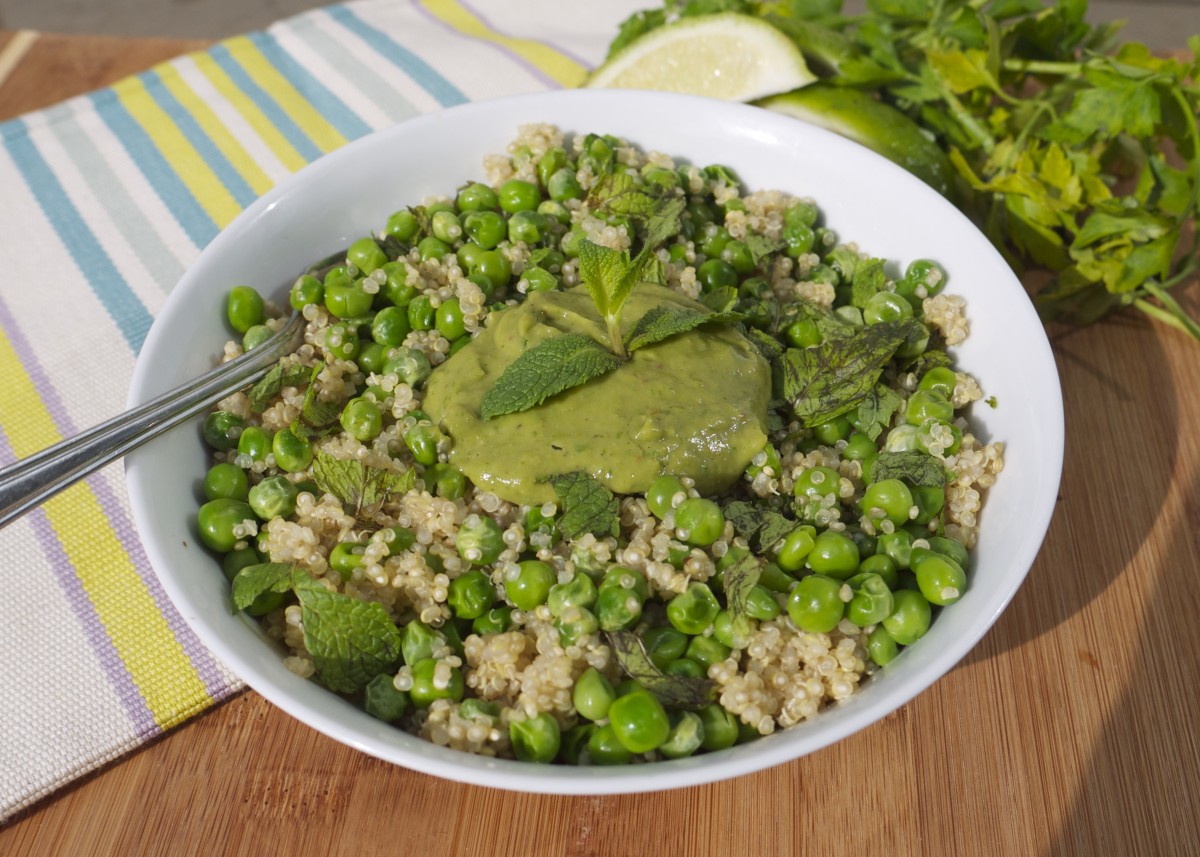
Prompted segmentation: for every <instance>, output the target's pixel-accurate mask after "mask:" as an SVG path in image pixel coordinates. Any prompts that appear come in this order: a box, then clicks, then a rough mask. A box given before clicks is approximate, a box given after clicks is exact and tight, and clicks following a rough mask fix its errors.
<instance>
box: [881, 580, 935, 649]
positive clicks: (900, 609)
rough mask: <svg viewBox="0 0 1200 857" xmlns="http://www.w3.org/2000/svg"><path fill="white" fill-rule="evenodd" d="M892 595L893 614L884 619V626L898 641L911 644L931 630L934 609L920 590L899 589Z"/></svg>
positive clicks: (904, 644)
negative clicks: (893, 603) (893, 601)
mask: <svg viewBox="0 0 1200 857" xmlns="http://www.w3.org/2000/svg"><path fill="white" fill-rule="evenodd" d="M892 597H893V599H894V600H895V606H894V607H893V609H892V615H891V616H888V617H887V618H886V619H884V620H883V627H884V628H886V629H887V632H888V634H890V635H891V637H892V639H893V640H895V641H896V642H897V643H899V644H900V645H902V646H911V645H912V644H913V643H915V642H916V641H917V640H919V639H921V638H922V637H924V636H925V632H927V631H928V630H929V624H930V622H932V621H933V611H932V610H931V609H930V607H929V602H928V601H927V600H926V599H925V596H924V595H922V594H921V593H920V592H915V591H913V590H911V589H899V590H897V591H896V592H894V593H892Z"/></svg>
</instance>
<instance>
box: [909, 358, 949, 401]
mask: <svg viewBox="0 0 1200 857" xmlns="http://www.w3.org/2000/svg"><path fill="white" fill-rule="evenodd" d="M957 386H958V374H957V373H956V372H955V371H954V370H953V369H951V368H950V367H949V366H934V367H933V368H932V369H930V370H929V371H928V372H926V373H925V374H924V375H922V376H921V380H920V382H919V383H918V384H917V389H918V390H928V391H931V392H934V393H939V394H941V396H942V398H943V399H947V400H949V399H953V398H954V388H955V387H957Z"/></svg>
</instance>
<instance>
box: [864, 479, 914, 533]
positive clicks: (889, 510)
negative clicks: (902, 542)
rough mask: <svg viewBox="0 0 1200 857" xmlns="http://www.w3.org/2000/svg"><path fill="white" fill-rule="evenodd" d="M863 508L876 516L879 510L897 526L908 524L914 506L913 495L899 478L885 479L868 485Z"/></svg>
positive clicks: (872, 515)
mask: <svg viewBox="0 0 1200 857" xmlns="http://www.w3.org/2000/svg"><path fill="white" fill-rule="evenodd" d="M862 506H863V510H864V511H865V512H866V513H867V515H868V516H869V517H872V518H875V515H876V514H878V513H879V512H882V513H883V518H885V519H886V520H889V521H891V522H892V523H893V524H895V525H896V526H898V527H899V526H903V525H904V524H907V523H908V521H909V518H910V514H909V513H910V511H911V509H912V507H913V495H912V491H910V490H909V488H908V486H907V485H905V484H904V483H903V482H902V481H900V480H899V479H883V480H880V481H879V482H872V483H871V484H870V485H868V486H867V490H866V492H865V493H864V494H863V500H862Z"/></svg>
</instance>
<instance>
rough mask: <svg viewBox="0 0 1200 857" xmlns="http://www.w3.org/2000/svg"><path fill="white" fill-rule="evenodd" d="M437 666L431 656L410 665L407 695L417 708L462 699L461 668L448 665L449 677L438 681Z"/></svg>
mask: <svg viewBox="0 0 1200 857" xmlns="http://www.w3.org/2000/svg"><path fill="white" fill-rule="evenodd" d="M437 667H438V662H437V661H435V660H434V659H433V658H425V659H424V660H420V661H417V662H416V663H415V664H413V665H412V677H413V686H412V690H410V691H409V692H408V695H409V698H410V699H411V700H412V703H413V705H415V706H416V707H417V708H428V707H429V706H430V705H432V704H433V702H434V700H437V699H453V700H455V701H456V702H457V701H458V700H460V699H462V696H463V677H462V670H460V669H459V668H458V667H449V673H450V675H449V679H447V680H445V681H441V682H439V681H437V678H436V676H437ZM443 672H444V670H443ZM439 685H441V686H439ZM555 749H556V751H557V748H555Z"/></svg>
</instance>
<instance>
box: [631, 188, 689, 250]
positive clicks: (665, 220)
mask: <svg viewBox="0 0 1200 857" xmlns="http://www.w3.org/2000/svg"><path fill="white" fill-rule="evenodd" d="M685 208H687V201H686V200H685V199H684V198H683V197H682V196H669V197H664V198H663V199H661V200H659V201H658V204H657V205H656V206H655V209H654V211H653V212H652V213H651V214H650V215H649V217H647V218H646V221H645V224H644V226H643V233H642V250H641V253H639V254H638V255H642V253H647V254H648V253H651V252H653V251H654V249H655V248H657V247H658V245H659V244H661V243H663V242H664V241H666V240H667V239H668V238H670V237H671V236H672V235H675V234H676V233H677V232H679V218H680V217H682V216H683V212H684V209H685Z"/></svg>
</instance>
